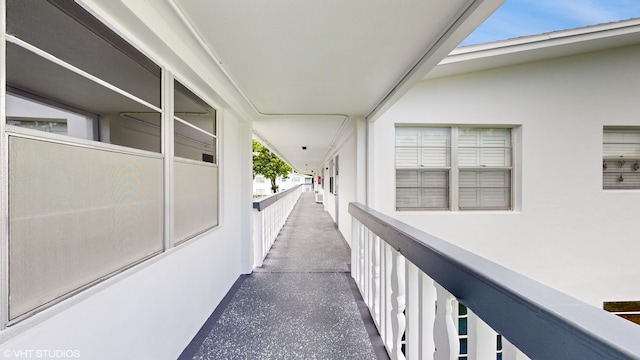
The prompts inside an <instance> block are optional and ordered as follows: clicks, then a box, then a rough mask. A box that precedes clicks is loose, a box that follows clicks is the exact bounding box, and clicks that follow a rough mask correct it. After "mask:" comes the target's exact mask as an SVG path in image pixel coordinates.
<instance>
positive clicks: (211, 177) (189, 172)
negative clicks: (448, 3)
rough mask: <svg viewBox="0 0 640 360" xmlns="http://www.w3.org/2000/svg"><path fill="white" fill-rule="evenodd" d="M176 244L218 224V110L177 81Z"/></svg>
mask: <svg viewBox="0 0 640 360" xmlns="http://www.w3.org/2000/svg"><path fill="white" fill-rule="evenodd" d="M174 95H175V100H174V107H175V110H174V115H175V116H174V127H175V128H174V153H175V161H174V179H175V188H174V189H175V192H174V196H175V202H174V209H175V211H174V214H175V240H176V241H175V243H176V244H179V243H181V242H183V241H185V240H187V239H190V238H192V237H194V236H195V235H198V234H200V233H202V232H204V231H207V230H209V229H211V228H213V227H215V226H217V225H218V166H217V164H218V152H217V135H216V134H217V126H216V125H217V121H216V115H217V112H216V110H215V109H214V108H213V107H211V106H209V105H208V104H207V103H206V102H205V101H204V100H202V99H201V98H200V97H198V96H197V95H195V94H194V93H193V92H192V91H191V90H189V89H188V88H187V87H185V86H184V85H183V84H182V83H180V82H179V81H174Z"/></svg>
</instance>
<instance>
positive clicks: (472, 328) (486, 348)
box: [467, 309, 498, 360]
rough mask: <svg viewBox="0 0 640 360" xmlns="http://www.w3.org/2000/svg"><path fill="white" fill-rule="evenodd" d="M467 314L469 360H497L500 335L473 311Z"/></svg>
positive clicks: (469, 310)
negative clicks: (498, 337)
mask: <svg viewBox="0 0 640 360" xmlns="http://www.w3.org/2000/svg"><path fill="white" fill-rule="evenodd" d="M467 314H468V315H467V319H468V320H467V321H468V322H467V324H468V325H467V330H468V334H469V335H468V336H469V338H468V349H469V360H495V359H496V350H497V346H498V341H497V336H498V334H497V333H496V332H495V331H493V329H492V328H491V327H489V325H487V324H486V323H485V322H484V321H482V320H481V319H480V318H479V317H478V315H476V314H474V313H473V312H472V311H471V309H467Z"/></svg>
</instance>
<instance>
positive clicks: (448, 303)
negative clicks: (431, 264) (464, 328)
mask: <svg viewBox="0 0 640 360" xmlns="http://www.w3.org/2000/svg"><path fill="white" fill-rule="evenodd" d="M435 285H436V295H437V300H436V321H435V324H434V329H433V332H434V342H435V344H436V351H435V353H434V354H433V358H434V359H435V360H456V359H457V358H458V354H459V353H460V342H459V340H458V330H457V328H456V325H455V322H454V315H453V304H452V303H453V302H454V300H455V299H454V297H453V295H451V294H450V293H449V292H448V291H447V290H446V289H445V288H443V287H442V286H440V285H439V284H437V283H436V284H435Z"/></svg>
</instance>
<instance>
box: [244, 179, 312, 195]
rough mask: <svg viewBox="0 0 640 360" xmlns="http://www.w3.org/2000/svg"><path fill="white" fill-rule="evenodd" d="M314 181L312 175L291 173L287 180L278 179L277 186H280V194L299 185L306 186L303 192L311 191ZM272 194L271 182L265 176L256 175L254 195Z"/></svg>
mask: <svg viewBox="0 0 640 360" xmlns="http://www.w3.org/2000/svg"><path fill="white" fill-rule="evenodd" d="M312 180H313V177H312V176H311V175H305V174H299V173H290V174H289V176H287V177H286V178H285V179H283V178H281V177H280V178H278V179H276V185H278V192H281V191H285V190H288V189H291V188H292V187H294V186H298V185H304V189H302V191H311V189H312V186H313V184H312ZM271 193H272V192H271V180H269V179H267V178H265V177H264V176H263V175H256V177H255V178H254V179H253V195H254V196H267V195H270V194H271Z"/></svg>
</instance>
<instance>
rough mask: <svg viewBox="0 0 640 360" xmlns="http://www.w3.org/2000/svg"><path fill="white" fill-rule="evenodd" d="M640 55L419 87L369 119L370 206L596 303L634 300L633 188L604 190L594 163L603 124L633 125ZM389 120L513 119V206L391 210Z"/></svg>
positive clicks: (611, 55) (578, 59) (637, 294)
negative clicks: (509, 208)
mask: <svg viewBox="0 0 640 360" xmlns="http://www.w3.org/2000/svg"><path fill="white" fill-rule="evenodd" d="M639 62H640V46H633V47H626V48H619V49H614V50H608V51H603V52H596V53H589V54H584V55H580V56H572V57H566V58H559V59H555V60H549V61H542V62H535V63H528V64H522V65H517V66H511V67H505V68H498V69H494V70H487V71H482V72H476V73H469V74H463V75H458V76H452V77H448V78H441V79H434V80H427V81H423V82H421V83H420V84H418V85H417V86H416V87H415V88H414V89H412V90H411V91H410V92H409V93H408V94H406V95H405V96H404V97H403V98H402V99H401V100H400V101H398V102H397V103H396V104H395V105H394V106H393V107H392V108H391V109H390V110H389V111H388V112H387V113H386V114H384V115H383V116H382V117H381V118H380V119H379V120H378V121H377V122H375V123H374V124H372V126H373V127H375V129H374V131H372V132H371V133H373V134H374V135H373V141H374V145H373V149H374V152H373V154H370V161H371V159H375V169H374V176H375V183H374V186H375V187H374V188H373V189H372V190H373V193H374V199H373V200H374V201H373V204H375V208H376V209H377V210H379V211H382V212H384V213H387V214H389V215H392V216H395V217H396V218H398V219H400V220H402V221H405V222H408V223H409V224H411V225H413V226H415V227H417V228H420V229H422V230H424V231H427V232H429V233H431V234H433V235H435V236H438V237H440V238H442V239H444V240H447V241H450V242H452V243H455V244H457V245H459V246H461V247H463V248H466V249H468V250H470V251H473V252H475V253H478V254H480V255H481V256H484V257H486V258H488V259H491V260H493V261H495V262H498V263H500V264H502V265H504V266H506V267H508V268H511V269H513V270H515V271H518V272H521V273H523V274H525V275H527V276H530V277H532V278H534V279H536V280H538V281H541V282H543V283H546V284H548V285H550V286H552V287H555V288H557V289H559V290H561V291H564V292H566V293H568V294H570V295H572V296H575V297H577V298H579V299H581V300H583V301H586V302H588V303H590V304H593V305H595V306H598V307H602V302H603V301H607V300H637V299H640V289H639V288H638V286H637V274H638V272H639V271H640V267H639V265H638V262H637V254H638V252H639V251H640V242H638V241H637V238H638V236H637V229H636V228H637V226H636V225H635V224H636V222H637V217H638V214H640V191H638V190H626V191H610V190H609V191H604V190H603V189H602V170H601V168H602V132H603V126H609V125H633V126H640V120H639V117H638V115H639V114H640V102H638V101H637V97H638V94H639V93H640V76H639V75H638V71H637V64H638V63H639ZM395 124H445V125H447V124H452V125H453V124H474V125H480V124H494V125H513V126H515V127H516V130H515V133H516V136H515V145H514V148H515V152H514V163H515V164H516V165H515V167H516V168H515V170H514V171H515V173H514V174H515V180H514V188H515V189H516V191H515V210H514V211H498V212H492V211H473V212H472V211H468V212H461V211H460V212H449V211H415V212H397V211H395V198H394V197H395V190H394V188H395V175H394V174H395V170H394V161H395V160H394V153H395V151H394V141H395V140H394V131H395V130H394V126H395ZM370 164H371V163H370Z"/></svg>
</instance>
